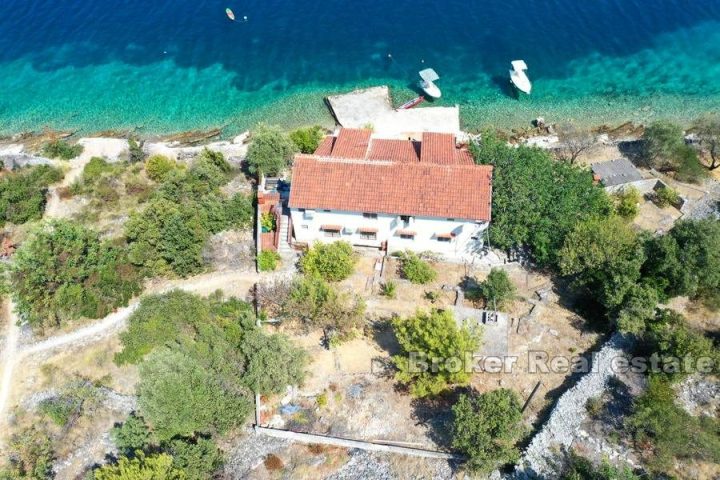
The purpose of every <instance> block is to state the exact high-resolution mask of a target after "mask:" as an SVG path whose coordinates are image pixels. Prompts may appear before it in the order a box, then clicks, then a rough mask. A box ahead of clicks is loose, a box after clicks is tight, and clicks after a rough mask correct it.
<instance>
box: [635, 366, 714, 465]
mask: <svg viewBox="0 0 720 480" xmlns="http://www.w3.org/2000/svg"><path fill="white" fill-rule="evenodd" d="M626 426H627V428H629V430H630V432H632V434H633V436H634V438H635V441H636V442H637V443H639V444H643V443H646V442H650V443H651V444H652V447H653V448H652V450H651V451H649V452H648V455H647V458H646V459H645V462H644V463H645V465H646V467H648V469H649V470H650V471H651V472H652V473H654V474H663V473H665V472H668V471H669V470H671V469H672V468H673V466H674V465H675V463H676V461H677V460H686V461H688V460H691V461H692V460H700V461H709V462H714V463H717V462H720V435H718V431H720V425H718V422H717V420H715V419H713V418H710V417H694V416H692V415H690V414H688V413H687V412H686V411H685V410H684V409H683V408H681V407H678V406H677V405H676V404H675V392H674V390H673V389H672V386H671V385H670V383H669V382H668V381H667V380H666V379H664V378H661V377H656V376H651V377H650V378H649V383H648V389H647V391H646V392H645V393H644V394H642V395H640V396H639V397H638V398H637V399H636V400H635V403H634V405H633V413H632V415H631V416H630V417H629V418H628V420H627V421H626Z"/></svg>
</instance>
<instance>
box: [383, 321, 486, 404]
mask: <svg viewBox="0 0 720 480" xmlns="http://www.w3.org/2000/svg"><path fill="white" fill-rule="evenodd" d="M392 325H393V330H394V332H395V336H396V337H397V340H398V343H399V344H400V347H401V348H402V353H401V354H400V355H395V356H393V363H394V364H395V366H396V367H397V369H398V372H397V373H396V374H395V380H397V381H398V382H400V383H403V384H406V385H409V387H410V392H411V393H412V395H413V396H416V397H427V396H434V395H438V394H439V393H442V392H443V391H445V390H447V389H448V387H449V386H451V385H465V384H467V382H468V381H469V379H470V373H471V372H470V370H469V368H470V366H471V365H469V364H468V359H469V358H470V357H471V356H472V355H473V353H474V352H475V351H476V350H477V349H478V347H479V346H480V339H481V335H480V332H479V331H476V330H470V329H468V328H466V327H458V326H457V324H456V322H455V319H454V318H453V315H452V313H451V312H450V311H449V310H434V311H432V312H430V313H427V312H424V311H422V310H418V311H417V312H416V313H415V315H413V316H410V317H406V318H401V317H398V318H395V319H394V320H393V323H392Z"/></svg>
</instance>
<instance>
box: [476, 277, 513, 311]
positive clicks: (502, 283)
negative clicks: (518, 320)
mask: <svg viewBox="0 0 720 480" xmlns="http://www.w3.org/2000/svg"><path fill="white" fill-rule="evenodd" d="M480 294H481V295H482V297H483V298H484V299H485V306H486V307H491V308H493V309H494V308H496V307H497V308H503V307H505V306H507V304H508V302H509V301H510V300H512V299H513V298H515V286H514V285H513V284H512V282H511V281H510V277H509V276H508V274H507V272H506V271H505V270H502V269H499V268H493V269H491V270H490V274H489V275H488V277H487V278H486V279H485V280H484V281H483V282H481V283H480Z"/></svg>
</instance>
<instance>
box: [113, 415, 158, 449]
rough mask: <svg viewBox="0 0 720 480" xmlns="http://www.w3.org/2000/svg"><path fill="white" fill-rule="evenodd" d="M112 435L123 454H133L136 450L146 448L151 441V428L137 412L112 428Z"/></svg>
mask: <svg viewBox="0 0 720 480" xmlns="http://www.w3.org/2000/svg"><path fill="white" fill-rule="evenodd" d="M110 437H111V438H112V440H113V442H114V443H115V446H116V447H117V448H118V450H120V452H121V453H122V454H123V455H127V456H132V454H133V452H135V451H136V450H145V448H146V447H147V446H148V443H150V429H149V428H148V427H147V425H145V420H143V419H142V418H141V417H138V416H137V415H135V414H132V415H130V416H129V417H128V418H127V420H125V421H124V422H123V423H122V424H120V425H116V426H114V427H113V429H112V430H110Z"/></svg>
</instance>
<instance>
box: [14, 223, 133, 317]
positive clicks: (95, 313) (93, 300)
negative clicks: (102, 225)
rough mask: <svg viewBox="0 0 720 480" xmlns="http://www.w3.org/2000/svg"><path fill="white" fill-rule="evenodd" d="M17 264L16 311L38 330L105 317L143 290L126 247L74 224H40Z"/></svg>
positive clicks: (22, 247) (15, 284)
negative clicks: (102, 238) (82, 319)
mask: <svg viewBox="0 0 720 480" xmlns="http://www.w3.org/2000/svg"><path fill="white" fill-rule="evenodd" d="M13 260H14V261H13V265H12V267H11V273H10V278H11V284H12V292H13V295H14V298H15V301H16V303H17V310H18V312H19V314H20V315H21V316H22V318H24V319H25V320H26V321H27V322H28V323H29V324H30V325H31V326H33V327H36V328H45V327H56V326H60V325H64V324H66V323H68V322H70V321H73V320H77V319H80V318H101V317H104V316H105V315H107V314H108V313H110V312H111V311H112V310H113V309H114V308H116V307H118V306H121V305H126V304H127V302H128V300H129V299H130V298H131V297H132V296H133V295H135V294H136V293H138V292H139V291H140V275H139V273H138V271H137V269H136V268H135V267H133V266H132V265H131V264H130V263H129V261H128V257H127V254H126V252H125V250H124V248H123V247H122V246H118V245H115V244H113V243H111V242H109V241H106V240H101V239H100V237H99V235H98V233H97V232H95V231H93V230H90V229H88V228H85V227H83V226H81V225H78V224H76V223H72V222H67V221H54V222H50V223H48V224H45V225H41V226H40V227H39V228H37V229H36V230H35V231H34V232H33V233H32V234H31V236H30V238H29V239H28V240H26V241H25V242H24V243H23V244H22V246H21V247H20V248H19V249H18V251H17V252H16V253H15V256H14V258H13Z"/></svg>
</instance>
